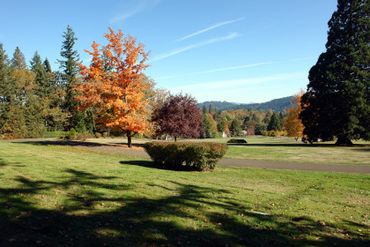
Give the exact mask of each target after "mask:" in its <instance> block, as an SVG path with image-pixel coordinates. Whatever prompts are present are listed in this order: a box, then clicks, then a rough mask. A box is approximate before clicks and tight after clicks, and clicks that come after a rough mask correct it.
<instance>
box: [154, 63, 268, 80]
mask: <svg viewBox="0 0 370 247" xmlns="http://www.w3.org/2000/svg"><path fill="white" fill-rule="evenodd" d="M272 63H273V62H262V63H252V64H243V65H236V66H228V67H222V68H216V69H210V70H203V71H198V72H193V73H187V74H177V75H169V76H161V77H158V78H156V79H157V80H166V79H173V78H181V77H187V76H193V75H203V74H211V73H216V72H223V71H231V70H239V69H247V68H255V67H260V66H264V65H269V64H272Z"/></svg>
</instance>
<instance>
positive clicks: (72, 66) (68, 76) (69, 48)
mask: <svg viewBox="0 0 370 247" xmlns="http://www.w3.org/2000/svg"><path fill="white" fill-rule="evenodd" d="M63 38H64V41H63V43H62V49H61V52H60V55H61V56H62V58H63V59H62V60H59V63H60V68H61V69H62V71H63V81H64V84H65V87H66V97H65V106H64V108H65V111H66V112H68V113H69V115H70V119H69V123H68V124H67V126H66V127H67V129H71V128H74V129H76V130H78V131H80V132H83V131H86V125H87V124H86V119H85V117H84V115H85V113H84V112H80V111H77V109H76V108H77V106H78V103H77V102H76V101H75V99H74V98H75V94H74V86H75V85H76V83H77V75H78V73H79V54H78V52H77V51H76V50H75V48H74V46H75V43H76V41H77V38H76V37H75V33H74V32H73V30H72V28H71V27H70V26H67V30H66V31H65V32H64V33H63Z"/></svg>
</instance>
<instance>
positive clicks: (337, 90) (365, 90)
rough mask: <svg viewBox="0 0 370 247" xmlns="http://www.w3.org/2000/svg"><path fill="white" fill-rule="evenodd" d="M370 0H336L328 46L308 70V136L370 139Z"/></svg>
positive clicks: (304, 99)
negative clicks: (336, 6)
mask: <svg viewBox="0 0 370 247" xmlns="http://www.w3.org/2000/svg"><path fill="white" fill-rule="evenodd" d="M369 8H370V1H369V0H338V9H337V11H336V12H334V14H333V16H332V18H331V19H330V21H329V23H328V25H329V33H328V41H327V43H326V52H324V53H322V54H321V55H320V57H319V59H318V61H317V63H316V65H314V66H313V67H312V68H311V70H310V73H309V84H308V87H307V92H306V93H305V94H304V95H303V96H302V109H303V110H302V113H301V118H302V122H303V124H304V126H305V129H304V134H305V135H306V136H307V137H308V140H309V141H311V142H312V141H316V140H317V139H319V138H320V139H323V140H324V141H327V140H332V139H333V138H334V137H336V138H337V144H338V145H348V144H351V143H352V142H351V140H352V139H359V138H364V139H367V140H368V139H370V69H369V64H370V45H369V40H370V30H369V28H370V18H369V11H370V9H369Z"/></svg>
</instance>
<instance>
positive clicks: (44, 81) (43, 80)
mask: <svg viewBox="0 0 370 247" xmlns="http://www.w3.org/2000/svg"><path fill="white" fill-rule="evenodd" d="M31 70H32V71H33V72H34V73H35V76H36V78H35V80H36V85H37V89H36V93H37V94H38V96H40V97H47V96H48V95H49V94H50V93H51V89H50V87H51V85H50V80H49V78H48V76H47V74H46V71H45V67H44V64H43V63H42V60H41V57H40V55H39V54H38V53H37V52H35V55H34V56H33V58H32V60H31Z"/></svg>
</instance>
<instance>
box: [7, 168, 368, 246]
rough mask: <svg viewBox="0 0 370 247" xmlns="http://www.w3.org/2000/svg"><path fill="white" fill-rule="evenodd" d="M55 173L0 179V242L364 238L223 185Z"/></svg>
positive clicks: (262, 242)
mask: <svg viewBox="0 0 370 247" xmlns="http://www.w3.org/2000/svg"><path fill="white" fill-rule="evenodd" d="M54 180H55V179H54ZM54 180H53V181H49V180H34V179H29V178H27V177H22V176H19V177H15V178H14V179H13V181H12V182H16V183H17V184H18V186H13V187H6V186H4V185H0V246H33V245H39V246H86V245H90V246H104V245H107V246H159V245H163V246H289V245H296V246H301V245H316V246H327V245H336V246H351V245H353V246H360V245H364V246H366V244H368V242H367V240H368V239H367V238H366V235H361V234H359V233H357V232H355V231H349V230H347V232H346V234H348V237H347V239H345V238H340V237H336V236H335V235H334V234H333V233H335V231H336V229H337V228H336V226H335V225H329V224H326V225H323V224H320V223H319V222H316V221H314V220H312V219H311V218H308V217H300V218H296V219H291V218H289V217H287V216H284V215H262V214H260V213H258V212H254V211H252V210H251V209H250V206H249V204H248V202H241V201H237V200H236V199H230V198H227V197H223V195H227V194H230V193H232V191H229V190H225V189H217V188H211V187H206V186H199V185H191V184H183V183H179V182H175V181H171V180H169V181H164V182H165V183H166V184H167V185H168V186H164V185H162V184H158V183H157V182H156V181H152V182H150V183H151V184H150V186H151V188H152V189H153V190H154V189H157V190H164V188H165V189H166V192H167V193H163V196H160V197H158V196H150V192H148V193H147V194H146V195H134V196H133V195H132V194H130V193H129V192H130V190H132V189H134V186H135V185H134V184H126V183H125V181H122V178H120V177H115V176H100V175H96V174H93V173H90V172H86V171H82V170H77V169H66V170H64V172H63V173H62V174H60V177H59V179H57V181H54ZM162 182H163V181H162ZM60 191H63V192H65V193H64V197H65V198H64V201H63V203H62V204H61V205H58V206H55V207H41V206H40V202H38V200H39V199H41V198H42V197H43V196H46V195H49V196H50V194H53V193H60ZM218 195H219V196H218ZM104 205H111V206H110V207H108V206H106V207H107V208H105V206H104ZM112 205H114V206H112ZM184 222H186V224H184ZM343 224H346V222H343ZM307 236H310V239H307ZM346 236H347V235H346Z"/></svg>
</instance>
